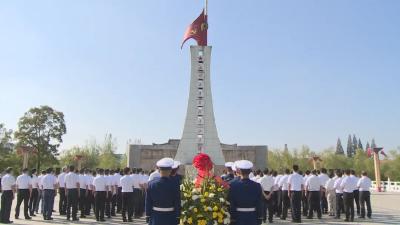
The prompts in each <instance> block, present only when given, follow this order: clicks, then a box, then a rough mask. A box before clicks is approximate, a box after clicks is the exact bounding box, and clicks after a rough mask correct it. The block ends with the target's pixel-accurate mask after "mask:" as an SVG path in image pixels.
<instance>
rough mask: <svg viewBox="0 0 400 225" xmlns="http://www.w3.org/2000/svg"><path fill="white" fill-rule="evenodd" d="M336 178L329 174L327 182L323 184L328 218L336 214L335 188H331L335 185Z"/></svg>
mask: <svg viewBox="0 0 400 225" xmlns="http://www.w3.org/2000/svg"><path fill="white" fill-rule="evenodd" d="M336 178H337V177H336V176H335V177H334V176H333V173H332V172H331V173H330V174H329V180H328V181H327V182H326V183H325V194H326V197H327V200H328V212H329V216H335V212H336V192H335V188H334V187H333V186H334V184H335V180H336Z"/></svg>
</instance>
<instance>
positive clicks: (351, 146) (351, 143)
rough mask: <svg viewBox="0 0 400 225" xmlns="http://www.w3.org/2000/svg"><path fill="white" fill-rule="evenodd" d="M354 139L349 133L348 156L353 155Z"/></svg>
mask: <svg viewBox="0 0 400 225" xmlns="http://www.w3.org/2000/svg"><path fill="white" fill-rule="evenodd" d="M353 152H354V150H353V141H352V139H351V135H350V134H349V138H348V140H347V157H353Z"/></svg>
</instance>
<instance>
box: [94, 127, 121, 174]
mask: <svg viewBox="0 0 400 225" xmlns="http://www.w3.org/2000/svg"><path fill="white" fill-rule="evenodd" d="M116 149H117V142H116V139H113V137H112V135H111V134H107V135H106V137H105V138H104V142H103V144H102V146H101V148H100V156H99V167H101V168H108V169H115V168H118V167H119V166H120V162H119V160H118V157H117V156H116V155H115V151H116Z"/></svg>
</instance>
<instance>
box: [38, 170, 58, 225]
mask: <svg viewBox="0 0 400 225" xmlns="http://www.w3.org/2000/svg"><path fill="white" fill-rule="evenodd" d="M41 183H42V184H41V189H42V190H43V219H44V220H53V218H52V217H51V216H52V214H53V206H54V197H55V189H56V188H57V178H56V177H55V176H54V175H53V168H48V169H47V170H46V175H45V176H44V177H43V179H42V181H41Z"/></svg>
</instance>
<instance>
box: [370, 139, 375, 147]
mask: <svg viewBox="0 0 400 225" xmlns="http://www.w3.org/2000/svg"><path fill="white" fill-rule="evenodd" d="M371 148H376V144H375V138H372V141H371Z"/></svg>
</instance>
